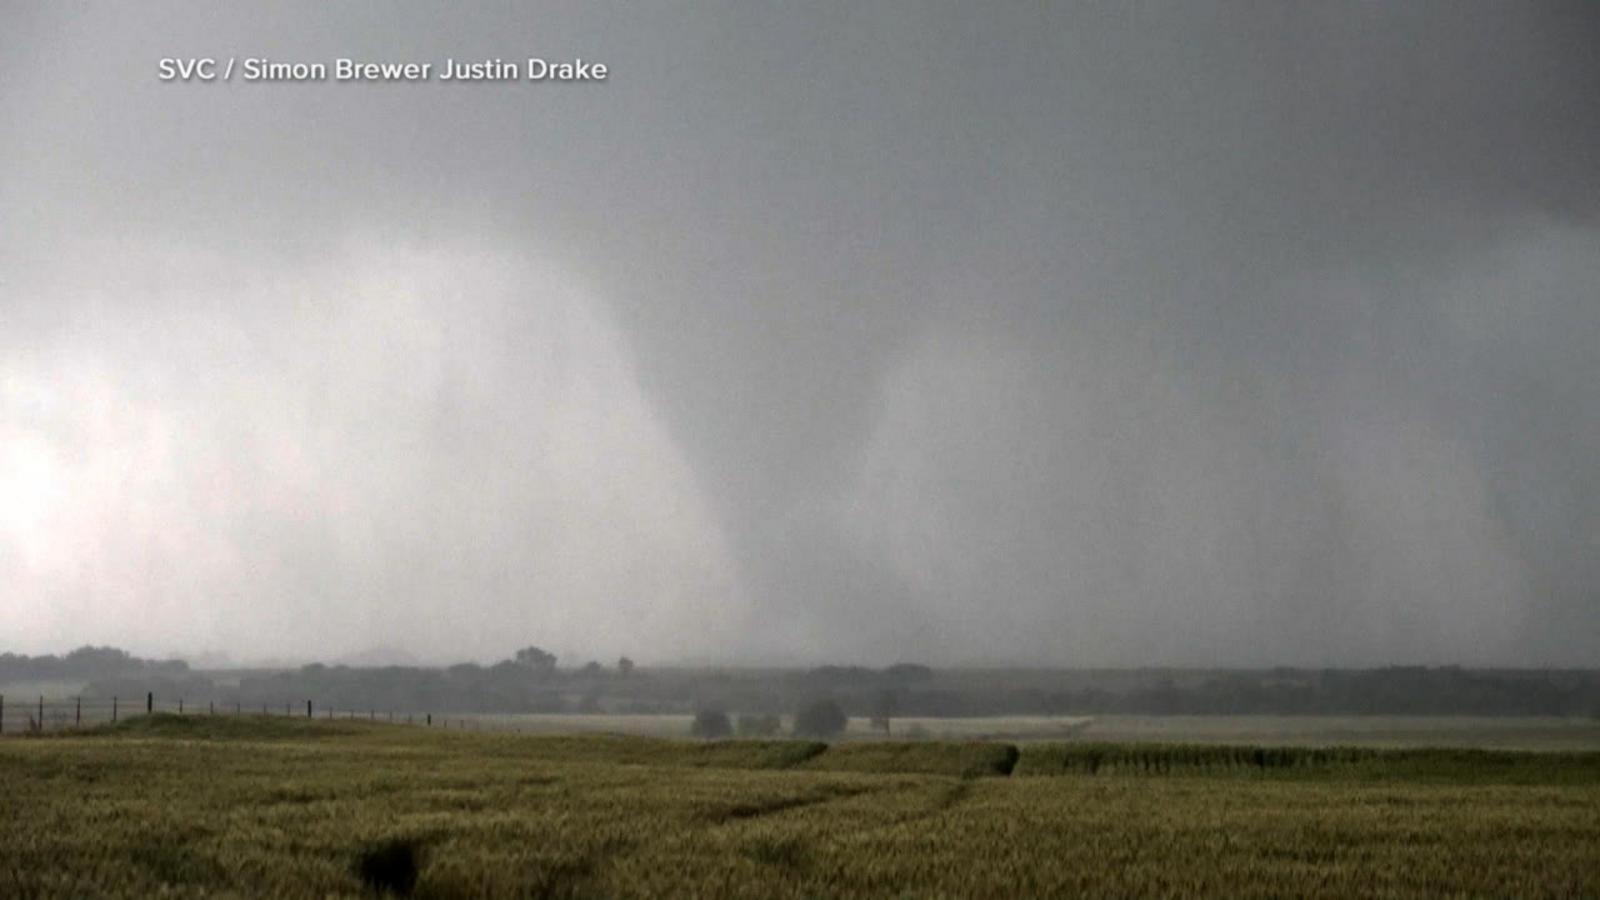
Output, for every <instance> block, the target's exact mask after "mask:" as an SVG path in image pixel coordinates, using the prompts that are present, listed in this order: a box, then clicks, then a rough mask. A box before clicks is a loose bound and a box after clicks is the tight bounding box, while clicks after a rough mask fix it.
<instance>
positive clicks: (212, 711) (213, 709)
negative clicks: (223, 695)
mask: <svg viewBox="0 0 1600 900" xmlns="http://www.w3.org/2000/svg"><path fill="white" fill-rule="evenodd" d="M216 714H217V701H215V700H210V701H207V703H206V715H209V716H214V715H216Z"/></svg>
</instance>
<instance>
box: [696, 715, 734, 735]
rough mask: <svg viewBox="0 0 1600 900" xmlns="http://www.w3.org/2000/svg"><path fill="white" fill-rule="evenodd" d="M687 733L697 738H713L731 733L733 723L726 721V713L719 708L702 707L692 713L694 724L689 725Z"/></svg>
mask: <svg viewBox="0 0 1600 900" xmlns="http://www.w3.org/2000/svg"><path fill="white" fill-rule="evenodd" d="M689 733H690V734H692V735H694V736H695V737H697V738H705V739H706V740H708V741H709V740H715V739H717V738H725V737H728V736H730V735H732V734H733V725H732V723H730V722H729V721H728V714H727V713H725V712H723V711H722V710H720V709H702V710H700V711H699V712H697V713H695V714H694V724H693V725H691V726H689Z"/></svg>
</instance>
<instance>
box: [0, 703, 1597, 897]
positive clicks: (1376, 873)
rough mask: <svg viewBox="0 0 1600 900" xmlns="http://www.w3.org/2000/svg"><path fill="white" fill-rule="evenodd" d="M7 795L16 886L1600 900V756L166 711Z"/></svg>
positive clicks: (2, 771)
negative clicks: (572, 729)
mask: <svg viewBox="0 0 1600 900" xmlns="http://www.w3.org/2000/svg"><path fill="white" fill-rule="evenodd" d="M1019 748H1020V749H1019ZM1013 771H1014V772H1015V774H1012V775H1010V776H1009V777H1007V776H1006V774H1005V773H1007V772H1013ZM1091 773H1093V774H1091ZM0 797H3V798H4V799H5V807H4V808H5V813H6V814H5V815H4V816H0V896H6V897H33V896H57V897H78V896H102V895H121V896H149V895H152V894H156V893H160V892H165V893H166V894H167V895H169V896H210V895H216V894H234V895H244V896H252V895H263V894H273V895H285V896H308V897H309V896H330V895H331V896H359V895H362V894H363V893H364V892H365V893H366V894H367V895H368V896H370V895H371V894H370V892H369V891H367V889H366V888H365V887H364V884H365V883H367V881H372V882H373V883H382V884H392V885H396V886H399V887H401V888H405V887H411V888H412V889H413V893H414V894H415V895H417V896H427V897H466V896H490V897H496V896H506V897H509V896H546V897H551V896H569V897H581V896H607V897H609V896H666V895H672V896H684V895H696V896H761V897H806V896H845V897H852V896H854V897H868V896H919V897H921V896H1035V895H1089V896H1106V895H1113V896H1126V895H1149V894H1162V895H1174V894H1196V893H1198V894H1210V895H1215V896H1229V897H1252V896H1261V897H1264V896H1306V895H1322V896H1339V897H1344V896H1362V895H1367V896H1373V895H1382V896H1435V895H1441V894H1449V895H1477V896H1554V895H1566V896H1572V895H1578V896H1594V895H1597V894H1600V754H1526V753H1523V754H1515V753H1492V752H1484V751H1373V750H1351V751H1342V752H1339V753H1324V752H1322V751H1309V750H1288V749H1285V750H1275V751H1267V750H1252V749H1250V748H1243V747H1240V748H1216V747H1205V746H1193V745H1191V746H1187V747H1186V746H1159V747H1158V746H1151V745H1106V744H1095V743H1086V742H1080V741H1075V742H1070V743H1058V744H1046V743H1030V744H1022V745H1012V744H1005V743H938V742H931V741H928V742H906V743H883V742H854V743H846V744H842V745H838V746H835V747H832V748H829V747H826V746H825V745H821V744H815V743H808V742H801V741H769V742H753V741H750V742H745V741H730V742H718V743H709V744H708V743H699V742H692V741H663V740H651V739H646V738H636V737H603V736H587V737H566V738H552V737H524V736H519V735H512V734H503V733H493V732H472V731H461V730H443V729H432V730H429V729H423V728H405V727H400V726H386V725H382V724H376V725H374V724H369V723H364V722H349V721H334V722H328V721H323V720H319V721H312V722H308V721H306V720H304V719H294V718H266V717H256V716H246V717H243V718H234V717H217V718H208V717H200V716H193V717H189V718H187V719H178V718H176V717H170V716H158V717H156V718H154V719H144V718H141V719H136V720H133V721H131V722H128V723H125V724H124V725H123V726H122V727H121V728H119V729H117V730H116V731H113V732H109V733H102V734H79V735H71V736H59V737H45V738H35V739H29V738H8V739H5V740H0ZM364 879H365V880H364ZM413 881H414V883H411V882H413Z"/></svg>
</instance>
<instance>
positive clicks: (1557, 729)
mask: <svg viewBox="0 0 1600 900" xmlns="http://www.w3.org/2000/svg"><path fill="white" fill-rule="evenodd" d="M445 720H448V721H450V722H460V721H468V722H470V723H472V724H473V725H475V726H478V727H483V728H499V729H507V730H512V731H518V732H522V733H524V734H590V733H603V734H635V735H644V736H649V737H683V736H685V735H687V734H688V733H689V725H690V722H691V721H692V720H693V717H692V716H659V715H656V716H613V715H506V716H487V715H485V716H464V717H462V716H441V717H439V721H445ZM784 724H785V727H786V728H787V727H788V725H789V721H788V720H787V719H785V722H784ZM882 736H883V733H882V732H881V731H879V730H877V729H874V728H873V727H872V726H871V723H870V722H869V721H868V720H867V719H863V718H855V719H851V720H850V727H849V729H848V730H847V732H846V733H845V738H846V739H849V740H857V739H867V738H881V737H882ZM891 736H892V737H895V738H905V737H921V738H932V739H941V738H943V739H951V740H969V739H977V738H986V739H995V740H1009V741H1039V740H1091V741H1156V742H1181V743H1235V744H1237V743H1244V744H1284V745H1290V746H1326V745H1331V744H1340V745H1357V746H1370V747H1488V748H1500V749H1507V750H1600V720H1597V719H1559V718H1553V717H1531V716H1530V717H1497V718H1492V717H1463V716H991V717H980V718H962V719H935V718H897V719H895V720H894V721H893V726H892V732H891Z"/></svg>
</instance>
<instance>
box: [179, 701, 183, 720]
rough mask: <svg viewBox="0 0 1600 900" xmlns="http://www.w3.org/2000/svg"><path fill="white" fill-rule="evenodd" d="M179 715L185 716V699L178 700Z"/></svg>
mask: <svg viewBox="0 0 1600 900" xmlns="http://www.w3.org/2000/svg"><path fill="white" fill-rule="evenodd" d="M178 715H180V716H181V715H183V698H182V697H179V698H178Z"/></svg>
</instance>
